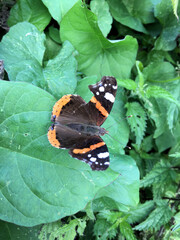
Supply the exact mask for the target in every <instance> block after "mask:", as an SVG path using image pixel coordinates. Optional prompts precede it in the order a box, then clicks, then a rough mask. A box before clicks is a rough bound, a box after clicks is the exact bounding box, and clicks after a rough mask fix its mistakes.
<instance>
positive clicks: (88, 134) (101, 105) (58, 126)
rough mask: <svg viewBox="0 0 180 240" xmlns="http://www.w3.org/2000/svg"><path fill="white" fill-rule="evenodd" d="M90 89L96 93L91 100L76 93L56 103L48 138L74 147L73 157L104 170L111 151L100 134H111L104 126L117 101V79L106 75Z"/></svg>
mask: <svg viewBox="0 0 180 240" xmlns="http://www.w3.org/2000/svg"><path fill="white" fill-rule="evenodd" d="M89 89H90V91H91V92H92V93H93V94H94V96H93V97H92V98H91V99H90V101H89V102H88V103H86V102H85V101H84V99H83V98H81V97H80V96H79V95H75V94H68V95H65V96H63V97H62V98H61V99H60V100H58V101H57V102H56V103H55V105H54V107H53V111H52V117H51V121H52V122H53V124H52V126H51V127H50V128H49V131H48V140H49V142H50V143H51V145H52V146H53V147H56V148H67V149H70V151H69V154H70V155H71V156H72V157H73V158H77V159H79V160H81V161H83V162H86V163H87V164H89V165H90V167H91V169H92V170H97V171H100V170H101V171H102V170H106V169H107V168H108V167H109V152H108V148H107V146H106V144H105V142H104V141H103V140H102V138H101V137H100V136H103V135H104V134H106V133H107V131H106V130H105V129H104V128H102V127H101V125H102V124H103V123H104V121H105V120H106V118H107V117H108V115H109V113H110V111H111V109H112V106H113V104H114V101H115V96H116V91H117V81H116V79H115V78H114V77H109V76H104V77H102V79H101V81H99V82H98V83H96V84H93V85H89Z"/></svg>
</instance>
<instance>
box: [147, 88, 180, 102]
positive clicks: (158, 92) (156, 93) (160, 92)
mask: <svg viewBox="0 0 180 240" xmlns="http://www.w3.org/2000/svg"><path fill="white" fill-rule="evenodd" d="M146 96H147V97H148V98H150V97H154V98H164V99H167V100H169V101H171V102H173V103H176V104H177V105H178V106H180V104H179V103H178V101H177V100H176V99H175V98H174V97H173V96H172V95H171V93H169V92H168V91H167V90H165V89H164V88H161V87H159V86H149V87H148V88H147V89H146Z"/></svg>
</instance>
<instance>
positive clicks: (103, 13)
mask: <svg viewBox="0 0 180 240" xmlns="http://www.w3.org/2000/svg"><path fill="white" fill-rule="evenodd" d="M90 8H91V11H92V12H93V13H95V14H96V15H97V17H98V26H99V28H100V29H101V32H102V33H103V35H104V37H106V36H107V35H108V33H109V32H110V30H111V24H112V16H111V14H110V13H109V5H108V4H107V2H106V1H105V0H92V1H91V2H90Z"/></svg>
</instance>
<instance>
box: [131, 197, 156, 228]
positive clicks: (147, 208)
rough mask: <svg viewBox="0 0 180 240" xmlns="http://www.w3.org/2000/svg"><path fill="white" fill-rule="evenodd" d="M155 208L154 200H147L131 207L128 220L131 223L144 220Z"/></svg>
mask: <svg viewBox="0 0 180 240" xmlns="http://www.w3.org/2000/svg"><path fill="white" fill-rule="evenodd" d="M153 209H154V202H153V201H146V202H145V203H143V204H139V205H138V206H137V207H135V208H134V209H131V210H130V211H129V212H128V215H129V216H128V218H127V221H128V222H129V223H130V224H134V223H137V222H142V221H143V220H144V219H146V217H147V216H149V213H150V212H151V211H152V210H153Z"/></svg>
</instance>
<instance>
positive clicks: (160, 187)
mask: <svg viewBox="0 0 180 240" xmlns="http://www.w3.org/2000/svg"><path fill="white" fill-rule="evenodd" d="M175 179H177V173H176V171H175V170H174V169H173V165H172V164H171V163H170V162H169V161H167V160H161V161H160V162H158V163H156V165H155V166H154V167H153V169H152V170H151V171H150V172H149V173H148V174H147V175H146V176H145V177H144V178H143V180H141V186H143V187H147V186H151V185H153V194H154V198H160V197H161V196H163V194H164V193H165V191H166V189H167V188H168V186H169V185H172V184H173V183H174V180H175Z"/></svg>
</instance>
